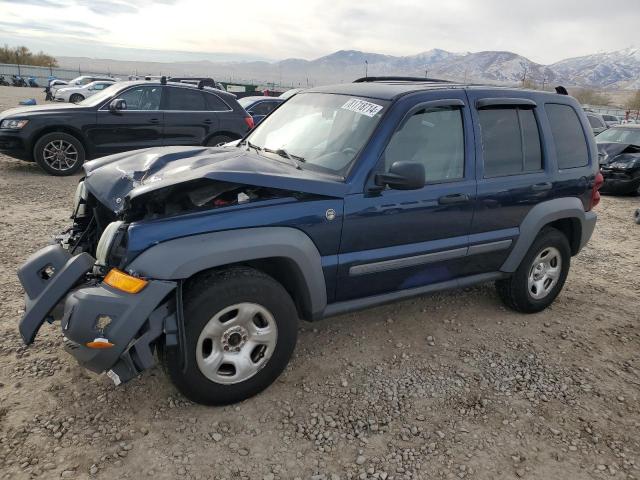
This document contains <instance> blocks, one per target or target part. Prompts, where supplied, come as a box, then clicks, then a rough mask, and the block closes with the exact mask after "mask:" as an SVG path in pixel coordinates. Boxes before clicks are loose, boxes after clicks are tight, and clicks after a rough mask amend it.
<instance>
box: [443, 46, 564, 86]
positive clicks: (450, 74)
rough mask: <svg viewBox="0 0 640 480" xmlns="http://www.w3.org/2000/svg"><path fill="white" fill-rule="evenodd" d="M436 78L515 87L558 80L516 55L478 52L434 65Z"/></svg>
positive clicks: (544, 69) (541, 68)
mask: <svg viewBox="0 0 640 480" xmlns="http://www.w3.org/2000/svg"><path fill="white" fill-rule="evenodd" d="M432 67H433V71H434V74H435V75H436V76H439V77H442V78H447V79H452V80H458V81H470V82H487V81H488V82H491V83H508V84H515V83H520V82H522V80H523V79H528V80H532V81H534V82H537V83H541V82H543V81H545V82H546V83H548V82H550V81H553V80H555V78H556V75H555V73H554V72H553V71H551V70H550V69H549V68H547V67H545V66H544V65H540V64H538V63H535V62H532V61H531V60H529V59H528V58H525V57H523V56H521V55H517V54H515V53H512V52H493V51H487V52H477V53H468V54H466V55H462V56H458V57H456V58H450V59H445V60H443V61H441V62H438V63H437V64H435V65H433V66H432Z"/></svg>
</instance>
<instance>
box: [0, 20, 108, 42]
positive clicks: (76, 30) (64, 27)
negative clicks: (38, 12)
mask: <svg viewBox="0 0 640 480" xmlns="http://www.w3.org/2000/svg"><path fill="white" fill-rule="evenodd" d="M0 28H2V29H5V30H7V31H9V32H14V33H21V34H24V33H25V32H27V31H33V32H41V33H48V34H57V35H77V36H81V37H85V38H86V37H87V36H88V35H93V34H96V33H98V34H100V33H107V30H106V29H104V28H102V27H98V26H96V25H91V24H89V23H85V22H80V21H77V20H65V21H64V22H55V23H48V22H34V21H30V20H29V21H27V20H21V21H16V22H5V21H0Z"/></svg>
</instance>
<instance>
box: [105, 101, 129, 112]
mask: <svg viewBox="0 0 640 480" xmlns="http://www.w3.org/2000/svg"><path fill="white" fill-rule="evenodd" d="M126 109H127V102H125V101H124V100H123V99H121V98H116V99H115V100H111V103H109V111H110V112H111V113H116V112H119V111H121V110H126Z"/></svg>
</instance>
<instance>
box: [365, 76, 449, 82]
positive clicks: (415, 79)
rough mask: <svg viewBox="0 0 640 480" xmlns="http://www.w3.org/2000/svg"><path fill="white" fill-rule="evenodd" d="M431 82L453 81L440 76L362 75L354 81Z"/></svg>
mask: <svg viewBox="0 0 640 480" xmlns="http://www.w3.org/2000/svg"><path fill="white" fill-rule="evenodd" d="M388 81H399V82H430V83H453V82H450V81H449V80H442V79H440V78H428V77H362V78H358V79H357V80H354V81H353V83H368V82H388Z"/></svg>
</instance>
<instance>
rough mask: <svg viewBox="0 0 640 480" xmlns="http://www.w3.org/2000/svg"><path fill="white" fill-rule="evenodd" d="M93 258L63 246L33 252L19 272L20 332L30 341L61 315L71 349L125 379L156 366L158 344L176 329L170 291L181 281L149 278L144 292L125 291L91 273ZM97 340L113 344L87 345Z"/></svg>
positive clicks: (93, 365)
mask: <svg viewBox="0 0 640 480" xmlns="http://www.w3.org/2000/svg"><path fill="white" fill-rule="evenodd" d="M94 263H95V259H94V258H93V257H92V256H91V255H89V254H87V253H81V254H79V255H76V256H71V255H70V254H69V253H68V252H67V251H66V250H65V249H63V248H62V247H61V246H59V245H50V246H48V247H45V248H43V249H42V250H40V251H39V252H37V253H35V254H34V255H32V256H31V257H30V258H29V259H28V260H27V262H26V263H25V264H24V265H23V266H22V267H20V269H19V271H18V277H19V279H20V282H21V283H22V286H23V287H24V289H25V291H26V312H25V314H24V316H23V318H22V320H21V321H20V327H19V329H20V334H21V335H22V338H23V340H24V342H25V343H26V344H30V343H32V342H33V341H34V339H35V337H36V335H37V333H38V331H39V330H40V327H41V326H42V324H43V323H44V322H45V320H49V321H53V320H58V319H59V318H58V317H60V320H61V327H62V333H63V334H64V336H65V339H66V350H67V351H68V352H69V353H71V355H73V356H74V357H75V358H76V360H77V361H78V363H80V365H82V366H83V367H85V368H87V369H89V370H92V371H94V372H97V373H102V372H107V371H109V372H110V376H111V378H112V379H113V380H114V381H115V382H116V383H120V382H122V381H126V380H129V379H130V378H132V377H133V376H135V375H136V374H138V373H139V372H141V371H142V370H144V369H146V368H149V367H150V366H152V365H153V364H154V360H153V355H152V348H153V347H152V345H153V343H154V342H155V340H156V339H157V338H158V337H159V336H160V335H162V334H163V333H167V329H169V330H170V331H173V330H172V328H173V326H174V325H175V318H174V314H173V312H172V310H173V309H172V305H173V302H172V296H171V295H169V294H170V293H171V292H172V291H173V290H174V289H175V287H176V283H175V282H170V281H160V280H149V281H148V283H147V285H146V287H145V288H144V289H143V290H142V291H141V292H139V293H136V294H131V293H126V292H122V291H120V290H117V289H115V288H113V287H111V286H109V285H106V284H105V283H103V282H102V281H101V280H100V279H98V278H93V279H92V278H91V277H90V276H89V275H88V273H89V272H90V271H91V270H92V269H93V265H94ZM96 339H106V340H107V341H108V342H109V344H111V345H112V346H111V347H110V348H102V349H96V348H91V347H88V346H87V344H88V343H90V342H94V341H95V340H96Z"/></svg>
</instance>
